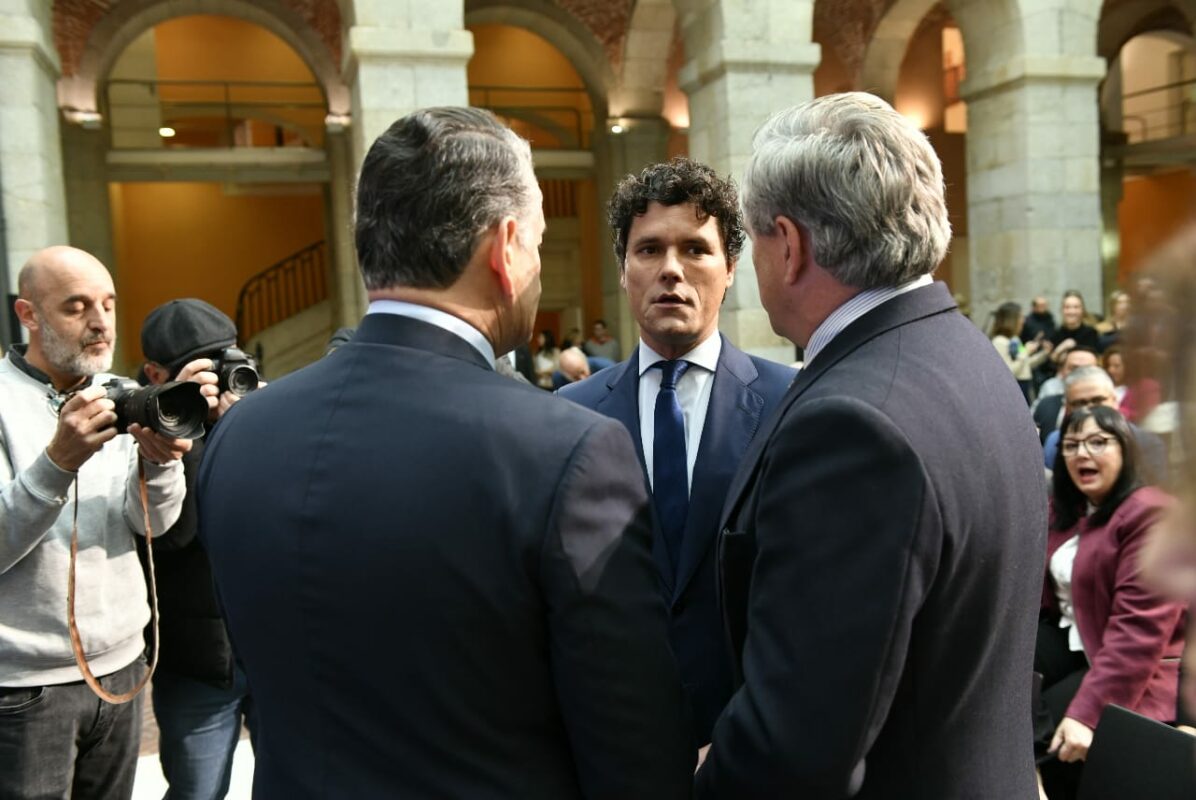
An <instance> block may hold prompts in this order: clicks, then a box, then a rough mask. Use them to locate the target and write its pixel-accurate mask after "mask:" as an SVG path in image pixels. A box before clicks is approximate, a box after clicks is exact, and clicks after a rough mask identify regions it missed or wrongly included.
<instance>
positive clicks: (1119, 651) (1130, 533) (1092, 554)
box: [1042, 487, 1184, 728]
mask: <svg viewBox="0 0 1196 800" xmlns="http://www.w3.org/2000/svg"><path fill="white" fill-rule="evenodd" d="M1170 502H1171V498H1170V497H1169V496H1168V495H1166V494H1165V493H1163V492H1162V491H1160V490H1159V489H1156V488H1153V487H1145V488H1142V489H1138V490H1137V491H1135V492H1134V493H1133V494H1131V495H1130V496H1129V497H1127V498H1126V499H1125V501H1123V502H1122V504H1121V505H1120V506H1119V507H1118V508H1117V510H1116V511H1115V512H1113V516H1112V517H1110V518H1109V520H1108V522H1106V523H1105V524H1104V525H1100V526H1095V527H1094V526H1092V525H1091V524H1090V523H1089V521H1088V519H1087V518H1084V519H1081V520H1080V521H1079V523H1077V524H1076V526H1075V527H1074V528H1072V529H1070V530H1066V531H1057V530H1053V529H1052V530H1051V531H1050V533H1049V535H1048V537H1047V572H1046V576H1045V580H1044V582H1043V592H1042V605H1043V607H1044V608H1049V609H1051V610H1053V611H1054V612H1055V613H1056V614H1058V611H1059V601H1058V599H1057V598H1056V596H1055V585H1054V581H1053V580H1052V579H1051V577H1050V559H1051V556H1053V555H1054V553H1055V551H1056V550H1058V549H1059V547H1060V546H1061V545H1062V544H1063V543H1064V542H1066V541H1067V540H1068V539H1070V538H1071V537H1072V535H1073V534H1075V533H1077V532H1078V533H1079V534H1080V542H1079V548H1078V549H1077V551H1076V560H1075V565H1074V567H1073V571H1072V601H1073V603H1074V605H1075V615H1076V626H1077V627H1078V628H1079V631H1080V639H1081V640H1082V641H1083V643H1084V652H1085V653H1087V655H1088V660H1089V662H1090V668H1089V670H1088V674H1087V675H1085V676H1084V680H1083V682H1082V683H1081V684H1080V688H1079V691H1077V692H1076V696H1075V698H1073V699H1072V701H1071V704H1070V705H1069V706H1068V707H1067V716H1069V717H1071V718H1072V719H1075V720H1078V721H1080V722H1082V723H1084V724H1085V725H1087V726H1088V727H1090V728H1095V727H1096V723H1097V720H1098V719H1100V714H1101V711H1102V710H1104V707H1105V706H1106V705H1108V704H1109V703H1116V704H1117V705H1119V706H1124V707H1125V708H1128V709H1130V710H1131V711H1136V712H1137V713H1139V714H1142V715H1144V716H1147V717H1150V718H1151V719H1156V720H1159V721H1162V722H1169V721H1171V720H1173V719H1175V697H1176V691H1177V688H1178V687H1177V684H1178V671H1179V656H1180V653H1181V651H1182V650H1183V637H1184V606H1183V604H1181V603H1173V602H1169V601H1167V600H1165V599H1164V598H1162V597H1160V596H1159V595H1158V594H1157V593H1156V592H1155V591H1154V590H1153V589H1152V588H1150V587H1149V586H1147V585H1146V583H1145V582H1144V581H1143V579H1142V575H1141V571H1140V569H1139V567H1138V558H1139V554H1140V551H1141V549H1142V546H1143V545H1144V544H1145V543H1146V539H1147V537H1148V535H1149V533H1150V531H1151V530H1152V529H1153V527H1154V524H1155V523H1156V522H1157V521H1158V519H1159V516H1160V515H1161V513H1162V511H1163V510H1164V509H1165V508H1166V506H1167V505H1168V504H1169V503H1170Z"/></svg>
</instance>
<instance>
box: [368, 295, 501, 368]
mask: <svg viewBox="0 0 1196 800" xmlns="http://www.w3.org/2000/svg"><path fill="white" fill-rule="evenodd" d="M365 313H366V314H395V315H398V316H400V317H410V318H411V319H418V320H420V321H421V322H427V323H428V324H430V325H435V326H436V327H437V328H441V329H443V330H446V331H448V332H449V333H453V334H456V335H457V336H460V337H461V338H462V339H464V340H465V341H466V342H468V343H469V344H470V345H471V346H472V347H473V349H474V350H477V351H478V352H479V353H481V354H482V358H484V359H486V363H487V364H489V365H490V369H494V346H493V345H491V344H490V340H489V339H487V338H486V337H485V336H483V335H482V332H481V331H479V330H478V329H477V328H475V327H474V326H472V325H470V324H469V323H468V322H466V321H465V320H463V319H461V318H460V317H454V316H453V315H452V314H449V313H448V312H445V311H441V310H440V309H438V308H432V307H431V306H421V305H419V304H418V303H408V302H406V301H403V300H374V301H373V302H371V303H370V307H369V309H367V310H366V312H365Z"/></svg>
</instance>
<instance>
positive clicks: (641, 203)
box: [560, 158, 794, 745]
mask: <svg viewBox="0 0 1196 800" xmlns="http://www.w3.org/2000/svg"><path fill="white" fill-rule="evenodd" d="M608 211H609V217H610V225H611V231H612V235H613V238H614V245H615V255H616V256H617V258H618V261H619V279H620V283H621V284H622V286H623V288H624V289H625V290H626V291H627V300H628V303H629V304H630V306H631V313H632V314H634V315H635V319H636V322H638V323H639V326H640V343H639V347H638V348H636V350H635V352H634V353H632V355H631V358H629V359H628V360H627V361H624V362H623V363H621V364H617V365H615V366H614V367H611V368H608V369H605V370H603V371H602V372H600V373H598V374H596V375H594V376H593V377H591V378H589V379H587V380H584V381H581V382H579V383H574V384H570V385H569V386H566V387H564V388H562V389H561V390H560V393H561V395H562V396H564V397H567V398H569V399H570V400H573V401H575V402H577V403H580V404H581V405H584V406H586V407H588V408H592V409H594V410H596V411H599V412H601V413H603V414H606V415H607V416H610V417H613V418H614V419H617V420H619V421H620V422H622V423H623V424H624V425H625V426H627V430H628V431H629V432H630V433H631V438H632V439H633V440H634V441H635V442H636V443H637V445H639V446H638V447H637V448H636V449H637V452H638V454H639V456H640V463H641V464H642V465H643V467H644V472H645V474H646V477H647V481H648V485H649V487H650V488H651V489H652V500H653V506H654V507H655V510H656V531H655V536H654V538H653V558H654V560H655V562H656V571H657V575H658V576H659V585H660V590H661V593H662V594H663V596H664V599H665V602H666V604H667V605H668V607H669V612H670V625H669V634H670V638H671V641H672V645H673V651H674V652H675V653H676V655H677V660H678V662H679V664H680V667H681V678H682V681H683V683H684V684H685V686H686V689H687V691H688V693H689V696H690V701H691V703H692V706H693V712H694V723H695V732H696V742H695V744H698V745H703V744H705V743H706V742H708V741H710V731H711V728H712V727H713V725H714V720H715V718H717V716H718V713H719V711H720V710H722V708H723V706H724V705H725V704H726V702H727V699H728V698H729V697H730V696H731V673H730V666H729V664H730V662H729V659H728V651H727V646H726V643H725V641H724V636H723V628H722V621H721V618H720V616H719V610H718V598H717V596H716V592H715V579H714V565H715V562H716V553H715V551H714V550H715V549H714V547H712V544H713V542H714V540H715V538H716V536H715V534H716V532H717V528H718V517H719V513H720V512H721V510H722V506H723V498H724V497H725V496H726V494H727V489H728V486H729V483H730V481H731V477H732V476H733V475H734V474H735V469H736V467H737V466H738V465H739V461H740V459H741V458H742V457H743V455H744V452H745V451H746V450H747V447H748V444H749V443H750V442H751V439H752V435H753V433H754V432H755V431H756V429H757V428H758V427H759V423H760V421H761V420H762V419H764V418H766V417H767V416H768V414H769V413H770V412H771V411H772V409H773V408H774V407H775V406H776V404H777V403H778V402H779V401H780V399H781V396H782V395H783V394H784V393H785V389H786V388H787V387H788V386H789V383H790V381H791V380H792V379H793V375H794V373H793V370H791V369H789V368H788V367H784V366H781V365H779V364H774V363H772V362H770V361H766V360H764V359H760V358H755V357H753V356H748V355H747V354H745V353H743V352H742V351H740V350H738V349H737V348H735V347H734V346H733V345H732V344H731V343H730V342H728V341H727V340H726V338H725V337H723V336H721V335H720V334H719V332H718V312H719V308H720V307H721V305H722V302H723V298H724V296H725V295H726V292H727V289H728V288H729V287H730V286H731V283H732V281H734V279H735V266H736V260H737V258H738V257H739V254H740V252H741V250H742V249H743V241H744V232H743V222H742V218H741V216H740V212H739V200H738V197H737V196H736V192H735V185H734V184H733V183H732V182H731V181H730V180H724V179H722V178H720V177H719V176H718V175H717V174H716V173H715V172H714V170H712V169H710V167H707V166H705V165H703V164H699V163H697V162H694V161H690V160H689V159H686V158H674V159H673V160H672V161H669V162H668V163H665V164H654V165H652V166H650V167H647V168H646V169H644V170H643V171H642V172H641V173H640V174H639V175H628V176H627V177H625V178H624V179H623V180H622V181H621V182H620V183H619V186H618V188H616V189H615V193H614V196H613V197H612V198H611V201H610V205H609V209H608Z"/></svg>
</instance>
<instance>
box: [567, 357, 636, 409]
mask: <svg viewBox="0 0 1196 800" xmlns="http://www.w3.org/2000/svg"><path fill="white" fill-rule="evenodd" d="M626 363H627V362H626V361H621V362H619V363H618V364H615V365H614V366H613V367H607V368H606V369H604V370H602V371H600V372H596V373H594V374H593V375H591V376H590V377H588V378H586V379H585V380H581V381H578V382H577V383H570V384H566V385H565V386H562V387H561V388H560V389H558V390H557V392H556V393H557V394H558V395H559V396H561V397H563V398H565V399H566V400H572V401H573V402H574V403H577V404H578V405H582V406H585V407H586V408H594V407H595V406H596V405H597V404H598V403H599V401H601V400H602V398H603V397H605V396H606V395H607V394H609V393H610V388H609V387H608V386H607V383H606V382H607V380H608V379H609V378H610V377H611V374H612V373H611V372H610V370H618V369H623V366H624V365H625V364H626Z"/></svg>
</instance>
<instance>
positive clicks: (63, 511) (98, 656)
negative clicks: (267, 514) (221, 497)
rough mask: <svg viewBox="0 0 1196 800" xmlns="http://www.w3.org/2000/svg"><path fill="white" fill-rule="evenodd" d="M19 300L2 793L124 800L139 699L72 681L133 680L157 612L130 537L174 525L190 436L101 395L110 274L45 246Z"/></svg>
mask: <svg viewBox="0 0 1196 800" xmlns="http://www.w3.org/2000/svg"><path fill="white" fill-rule="evenodd" d="M17 291H18V296H17V300H16V303H15V304H14V310H15V312H16V315H17V317H18V319H19V320H20V322H21V325H23V326H24V327H25V329H26V330H28V331H29V344H28V345H16V346H14V347H13V348H11V349H10V350H9V352H8V354H7V356H6V357H5V359H4V360H3V361H2V362H0V398H2V400H0V606H2V611H0V765H3V766H2V768H0V797H5V798H9V797H11V798H25V797H34V796H36V797H66V796H68V795H70V796H74V797H76V798H81V797H85V798H128V797H129V796H130V795H131V793H132V790H133V776H134V773H135V771H136V765H137V753H138V749H139V746H140V733H141V697H140V695H137V696H136V697H133V698H131V700H132V701H131V702H124V703H122V704H112V703H108V702H105V701H104V700H102V699H100V698H99V697H97V695H96V694H95V693H93V688H94V687H91V686H88V685H87V684H86V683H85V682H84V681H83V680H80V677H81V675H80V671H81V669H82V668H83V667H84V666H86V667H87V668H89V670H90V673H91V674H92V675H93V676H98V678H96V679H95V680H96V681H97V683H96V685H97V686H99V687H100V691H106V692H110V693H118V694H124V693H127V692H130V691H132V690H134V689H136V688H137V687H138V686H139V684H140V683H141V679H142V677H143V675H144V673H145V669H146V668H145V663H144V660H143V658H142V654H143V652H144V650H145V639H144V636H143V630H144V628H145V626H146V623H147V622H148V621H149V619H150V610H149V605H148V603H147V602H146V588H145V577H144V576H143V574H142V570H141V566H140V564H139V563H138V559H137V554H136V550H135V546H134V539H135V538H136V537H134V535H133V534H138V535H140V536H143V535H144V534H145V531H146V521H147V520H148V522H149V526H150V528H151V531H152V533H154V534H157V533H159V532H161V531H165V530H166V529H167V528H169V527H170V526H171V525H173V524H174V522H175V520H176V519H177V518H178V515H179V510H180V508H181V506H182V502H183V494H184V483H183V470H182V467H181V465H180V464H179V459H180V458H181V457H182V456H183V455H184V454H185V453H187V452H188V451H189V450H190V449H191V441H190V440H189V439H186V438H170V437H167V436H163V435H161V434H159V433H156V432H155V431H154V430H151V429H149V428H148V427H143V426H142V425H141V424H138V423H137V421H136V420H130V419H128V418H122V417H121V415H120V414H119V413H118V406H120V404H119V403H118V400H119V398H118V399H113V393H112V392H111V391H110V389H109V388H108V387H105V386H104V385H103V384H104V383H105V382H107V381H108V380H109V379H111V378H112V377H113V376H111V375H108V374H106V373H107V372H108V370H109V369H111V365H112V354H113V345H114V342H115V339H116V317H115V304H116V293H115V290H114V288H113V284H112V277H111V276H110V275H109V274H108V271H107V270H106V269H105V268H104V265H103V264H101V263H100V262H99V261H98V260H96V259H95V258H94V257H93V256H91V255H90V254H88V253H85V252H83V251H82V250H77V249H75V248H71V247H65V246H59V247H50V248H47V249H45V250H41V251H39V252H37V253H35V254H34V255H33V256H32V257H31V258H30V259H29V261H28V263H26V264H25V266H24V267H23V268H22V269H21V272H20V275H19V277H18V289H17ZM192 399H194V397H193V398H192ZM143 421H147V422H148V421H149V420H148V418H146V419H143ZM121 428H124V429H126V430H127V432H128V433H129V434H130V435H128V436H122V435H119V429H121ZM142 472H143V473H144V479H145V480H144V488H143V483H142V480H141V478H140V474H141V473H142ZM143 492H144V495H143ZM143 496H144V497H145V498H146V499H147V500H146V502H145V505H144V507H143V502H142V497H143ZM76 534H77V538H78V542H77V552H78V555H77V558H76V557H75V556H74V555H73V553H74V551H75V549H76V548H75V546H74V542H73V541H72V540H73V539H74V537H75V535H76ZM69 575H74V590H75V591H74V595H73V601H74V602H73V611H74V613H73V621H74V623H76V624H75V625H74V626H73V627H77V630H78V636H79V639H78V647H74V646H73V643H72V638H71V633H72V631H70V627H72V626H68V612H67V607H68V605H70V604H69V603H68V602H67V598H68V584H69V583H70V579H69V578H68V576H69ZM80 659H82V660H84V661H85V664H80V663H79V661H80ZM120 699H122V700H123V699H124V698H120Z"/></svg>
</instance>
